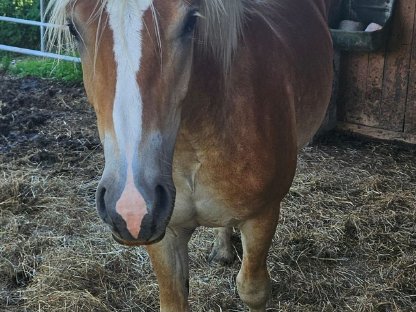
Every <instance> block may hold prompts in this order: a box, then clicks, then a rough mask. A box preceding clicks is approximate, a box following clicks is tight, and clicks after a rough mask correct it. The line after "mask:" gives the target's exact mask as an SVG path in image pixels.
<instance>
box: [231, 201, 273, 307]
mask: <svg viewBox="0 0 416 312" xmlns="http://www.w3.org/2000/svg"><path fill="white" fill-rule="evenodd" d="M279 208H280V203H279V204H278V205H277V206H274V207H271V208H270V209H268V210H267V211H266V212H265V213H264V214H262V215H261V216H258V217H257V218H255V219H251V220H248V221H245V222H244V223H243V224H242V225H241V226H240V230H241V242H242V244H243V261H242V264H241V269H240V272H239V273H238V275H237V289H238V293H239V295H240V297H241V300H243V302H244V303H245V304H246V305H247V306H248V307H249V309H250V312H264V311H266V303H267V300H268V299H269V296H270V291H271V287H270V277H269V273H268V271H267V264H266V260H267V254H268V252H269V248H270V246H271V242H272V239H273V236H274V233H275V231H276V226H277V222H278V219H279Z"/></svg>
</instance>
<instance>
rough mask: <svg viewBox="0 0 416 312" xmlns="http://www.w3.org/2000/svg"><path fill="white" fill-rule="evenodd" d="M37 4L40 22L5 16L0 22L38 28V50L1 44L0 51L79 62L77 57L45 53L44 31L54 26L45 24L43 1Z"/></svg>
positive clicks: (0, 18)
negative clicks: (38, 5)
mask: <svg viewBox="0 0 416 312" xmlns="http://www.w3.org/2000/svg"><path fill="white" fill-rule="evenodd" d="M39 2H40V7H39V12H40V14H39V16H40V21H33V20H25V19H20V18H14V17H7V16H0V21H3V22H10V23H17V24H24V25H31V26H37V27H39V28H40V50H32V49H25V48H19V47H14V46H9V45H4V44H1V43H0V50H3V51H9V52H14V53H21V54H26V55H34V56H40V57H48V58H54V59H59V60H65V61H71V62H80V59H79V58H78V57H73V56H68V55H60V54H56V53H50V52H47V51H46V38H45V29H46V27H56V25H52V24H49V23H46V22H45V2H44V0H40V1H39ZM0 15H1V12H0Z"/></svg>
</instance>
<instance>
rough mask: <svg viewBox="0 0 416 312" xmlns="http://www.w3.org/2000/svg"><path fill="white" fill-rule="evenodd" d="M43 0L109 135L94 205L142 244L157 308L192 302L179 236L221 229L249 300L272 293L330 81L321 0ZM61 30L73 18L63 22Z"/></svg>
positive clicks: (255, 304)
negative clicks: (277, 254) (276, 256)
mask: <svg viewBox="0 0 416 312" xmlns="http://www.w3.org/2000/svg"><path fill="white" fill-rule="evenodd" d="M326 1H327V2H325V0H187V1H185V0H169V1H167V0H51V3H50V5H51V16H52V18H51V19H52V23H55V24H60V25H67V26H68V27H65V29H63V30H62V29H61V28H55V30H53V31H52V33H51V40H52V41H55V42H58V44H59V45H61V44H63V41H65V39H69V40H71V39H70V38H69V32H71V33H72V36H73V39H74V40H73V41H74V42H75V44H76V46H77V49H78V51H79V54H80V56H81V60H82V65H83V72H84V83H85V88H86V91H87V95H88V98H89V101H90V102H91V104H92V105H93V106H94V108H95V111H96V115H97V123H98V129H99V133H100V138H101V141H102V144H103V146H104V153H105V168H104V172H103V175H102V179H101V182H100V183H99V186H98V189H97V196H96V200H97V208H98V213H99V215H100V216H101V218H102V219H103V220H104V221H105V222H106V223H107V224H108V225H109V227H110V228H111V230H112V233H113V237H114V239H115V240H116V241H118V242H120V243H122V244H125V245H147V250H148V252H149V254H150V257H151V260H152V264H153V267H154V270H155V272H156V275H157V279H158V283H159V288H160V309H161V311H175V312H176V311H188V310H189V304H188V300H187V297H188V284H189V280H188V279H189V277H188V251H187V244H188V241H189V239H190V237H191V235H192V232H193V231H194V230H195V228H196V227H198V226H200V225H202V226H209V227H217V228H220V229H219V230H218V237H217V241H216V242H215V244H214V249H213V251H212V253H211V258H212V259H213V260H216V261H222V262H226V261H229V260H230V259H231V258H232V253H231V247H230V235H231V230H230V229H231V228H232V227H238V228H239V229H240V231H241V238H242V245H243V258H242V265H241V269H240V272H239V274H238V276H237V288H238V292H239V295H240V297H241V299H242V300H243V301H244V302H245V303H246V304H247V305H248V307H249V309H250V311H264V310H265V308H266V301H267V299H268V297H269V293H270V278H269V275H268V271H267V266H266V258H267V253H268V250H269V248H270V245H271V241H272V238H273V236H274V233H275V230H276V225H277V223H278V218H279V210H280V202H281V200H282V199H283V197H284V196H285V194H286V193H287V192H288V190H289V187H290V185H291V183H292V179H293V176H294V173H295V168H296V156H297V152H298V150H299V148H300V147H301V146H302V145H303V144H305V143H306V142H308V141H309V140H310V139H311V137H312V136H313V134H314V133H315V131H316V130H317V129H318V128H319V126H320V123H321V121H322V119H323V116H324V115H325V111H326V107H327V104H328V102H329V98H330V94H331V85H332V45H331V39H330V34H329V31H328V28H327V11H328V7H329V0H326ZM67 30H68V31H67Z"/></svg>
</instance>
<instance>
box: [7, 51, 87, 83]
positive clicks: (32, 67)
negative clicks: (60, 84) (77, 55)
mask: <svg viewBox="0 0 416 312" xmlns="http://www.w3.org/2000/svg"><path fill="white" fill-rule="evenodd" d="M0 72H6V73H8V74H11V75H16V76H19V77H28V76H31V77H39V78H48V79H55V80H60V81H64V82H71V83H80V82H82V69H81V65H80V64H77V63H72V62H66V61H57V60H51V59H42V58H33V57H20V56H19V57H18V58H13V57H12V54H10V53H1V54H0Z"/></svg>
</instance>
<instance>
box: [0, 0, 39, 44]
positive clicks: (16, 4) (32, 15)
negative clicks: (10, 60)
mask: <svg viewBox="0 0 416 312" xmlns="http://www.w3.org/2000/svg"><path fill="white" fill-rule="evenodd" d="M0 15H2V16H8V17H17V18H22V19H30V20H36V21H39V19H40V18H39V0H0ZM0 44H7V45H12V46H17V47H22V48H28V49H39V45H40V30H39V27H38V26H29V25H21V24H15V23H9V22H0Z"/></svg>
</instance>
